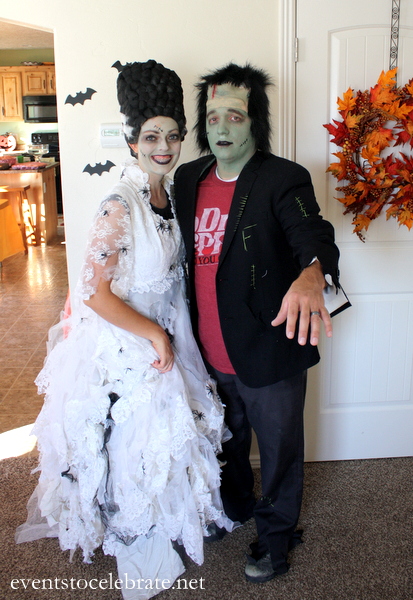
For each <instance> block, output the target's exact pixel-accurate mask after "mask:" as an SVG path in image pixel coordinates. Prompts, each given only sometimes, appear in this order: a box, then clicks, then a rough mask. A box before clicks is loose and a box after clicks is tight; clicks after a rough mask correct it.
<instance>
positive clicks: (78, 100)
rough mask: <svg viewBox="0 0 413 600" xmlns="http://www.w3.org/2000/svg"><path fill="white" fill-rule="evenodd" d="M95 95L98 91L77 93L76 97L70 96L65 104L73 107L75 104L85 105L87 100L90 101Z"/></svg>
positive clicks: (91, 90) (89, 89)
mask: <svg viewBox="0 0 413 600" xmlns="http://www.w3.org/2000/svg"><path fill="white" fill-rule="evenodd" d="M93 94H96V90H93V89H92V88H87V90H86V92H77V94H76V96H71V95H69V96H68V97H67V98H66V100H65V104H73V106H74V105H75V104H84V103H85V100H90V99H91V98H92V96H93Z"/></svg>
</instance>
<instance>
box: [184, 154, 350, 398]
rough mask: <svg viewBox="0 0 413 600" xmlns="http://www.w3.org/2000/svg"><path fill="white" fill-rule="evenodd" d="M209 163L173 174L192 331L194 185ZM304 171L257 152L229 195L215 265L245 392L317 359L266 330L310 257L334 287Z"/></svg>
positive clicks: (332, 255)
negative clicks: (226, 216) (185, 254)
mask: <svg viewBox="0 0 413 600" xmlns="http://www.w3.org/2000/svg"><path fill="white" fill-rule="evenodd" d="M213 165H215V158H214V156H212V155H209V156H204V157H202V158H199V159H198V160H195V161H193V162H190V163H187V164H184V165H182V166H181V167H180V168H179V169H178V170H177V172H176V175H175V200H176V207H177V215H178V219H179V223H180V227H181V230H182V235H183V239H184V243H185V247H186V252H187V261H188V295H189V300H190V306H191V315H192V321H193V327H194V331H195V334H196V327H197V313H196V303H195V297H194V289H193V270H194V219H195V203H196V197H197V185H198V182H199V181H200V180H202V179H203V178H204V177H206V175H207V173H208V172H209V170H210V168H211V167H212V166H213ZM319 210H320V209H319V206H318V204H317V202H316V200H315V197H314V191H313V186H312V183H311V178H310V175H309V173H308V172H307V171H306V170H305V169H304V168H303V167H301V166H300V165H298V164H296V163H294V162H291V161H288V160H285V159H283V158H279V157H277V156H274V155H272V154H265V153H262V152H257V153H256V154H255V155H254V156H253V157H252V158H251V160H250V161H249V162H248V163H247V164H246V165H245V167H244V168H243V170H242V172H241V174H240V176H239V178H238V181H237V184H236V188H235V192H234V197H233V199H232V204H231V209H230V213H229V216H228V222H227V226H226V232H225V236H224V240H223V246H222V251H221V256H220V260H219V265H218V271H217V279H216V287H217V300H218V310H219V317H220V322H221V328H222V333H223V337H224V342H225V345H226V348H227V352H228V355H229V357H230V359H231V362H232V364H233V366H234V369H235V371H236V373H237V375H238V377H239V378H240V379H241V381H242V382H243V383H244V384H245V385H247V386H249V387H262V386H265V385H270V384H273V383H276V382H277V381H280V380H282V379H286V378H288V377H291V376H293V375H296V374H298V373H299V372H300V371H303V370H305V369H307V368H308V367H311V366H313V365H314V364H316V363H317V362H318V360H319V354H318V351H317V349H316V348H315V347H313V346H311V345H310V344H307V345H306V346H300V345H299V344H298V342H297V339H296V338H295V339H293V340H289V339H287V337H286V335H285V324H283V325H281V326H279V327H276V328H274V327H272V326H271V321H272V320H273V319H274V318H275V316H276V315H277V313H278V311H279V309H280V306H281V302H282V299H283V297H284V295H285V293H286V292H287V290H288V288H289V287H290V285H291V283H292V282H293V281H294V279H296V278H297V276H298V275H299V273H300V271H301V270H302V269H303V268H305V267H306V266H308V265H309V263H310V262H311V261H312V259H313V258H314V257H317V258H318V260H319V261H320V263H321V265H322V267H323V271H324V273H325V274H327V273H328V274H330V275H331V276H332V278H333V281H334V282H335V283H336V284H338V257H339V252H338V248H337V247H336V245H335V244H334V230H333V227H332V225H331V224H330V223H328V222H327V221H325V220H323V218H322V217H321V216H320V214H319Z"/></svg>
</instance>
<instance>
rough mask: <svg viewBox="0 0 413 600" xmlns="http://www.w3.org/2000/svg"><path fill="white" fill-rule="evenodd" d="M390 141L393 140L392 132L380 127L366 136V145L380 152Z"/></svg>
mask: <svg viewBox="0 0 413 600" xmlns="http://www.w3.org/2000/svg"><path fill="white" fill-rule="evenodd" d="M392 139H394V138H393V132H392V130H391V129H386V128H385V127H380V128H379V129H374V130H373V131H372V132H371V133H370V134H369V135H368V136H367V139H366V142H367V145H369V146H377V147H378V148H379V149H380V151H382V150H383V148H387V147H388V146H389V145H390V144H389V142H390V140H392Z"/></svg>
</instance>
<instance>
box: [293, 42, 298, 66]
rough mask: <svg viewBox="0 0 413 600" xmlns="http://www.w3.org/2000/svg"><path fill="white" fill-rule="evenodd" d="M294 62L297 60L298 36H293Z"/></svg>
mask: <svg viewBox="0 0 413 600" xmlns="http://www.w3.org/2000/svg"><path fill="white" fill-rule="evenodd" d="M294 62H298V38H297V37H296V38H294Z"/></svg>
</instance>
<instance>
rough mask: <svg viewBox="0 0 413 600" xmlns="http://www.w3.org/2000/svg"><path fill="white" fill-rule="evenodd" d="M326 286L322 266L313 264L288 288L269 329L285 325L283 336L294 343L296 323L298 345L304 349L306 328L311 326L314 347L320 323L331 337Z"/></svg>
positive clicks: (331, 327)
mask: <svg viewBox="0 0 413 600" xmlns="http://www.w3.org/2000/svg"><path fill="white" fill-rule="evenodd" d="M325 285H326V282H325V279H324V275H323V272H322V270H321V265H320V263H319V262H318V261H315V262H314V263H313V264H311V265H310V266H309V267H307V268H306V269H304V270H303V271H302V272H301V274H300V275H299V277H297V279H296V280H295V281H294V282H293V283H292V284H291V286H290V289H289V290H288V292H287V293H286V294H285V296H284V298H283V301H282V304H281V308H280V311H279V313H278V315H277V316H276V317H275V319H274V320H273V321H272V322H271V325H273V326H274V327H277V325H281V324H282V323H284V321H285V320H286V321H287V324H286V331H285V332H286V336H287V337H288V338H289V339H293V337H294V334H295V330H296V325H297V320H298V322H299V326H298V343H299V344H300V345H301V346H304V345H305V344H306V343H307V336H308V328H309V326H310V331H311V333H310V344H311V345H312V346H316V345H317V344H318V340H319V337H320V327H321V322H323V324H324V328H325V332H326V335H327V337H331V336H332V335H333V326H332V323H331V318H330V315H329V312H328V310H327V309H326V307H325V306H324V298H323V289H324V288H325Z"/></svg>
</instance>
